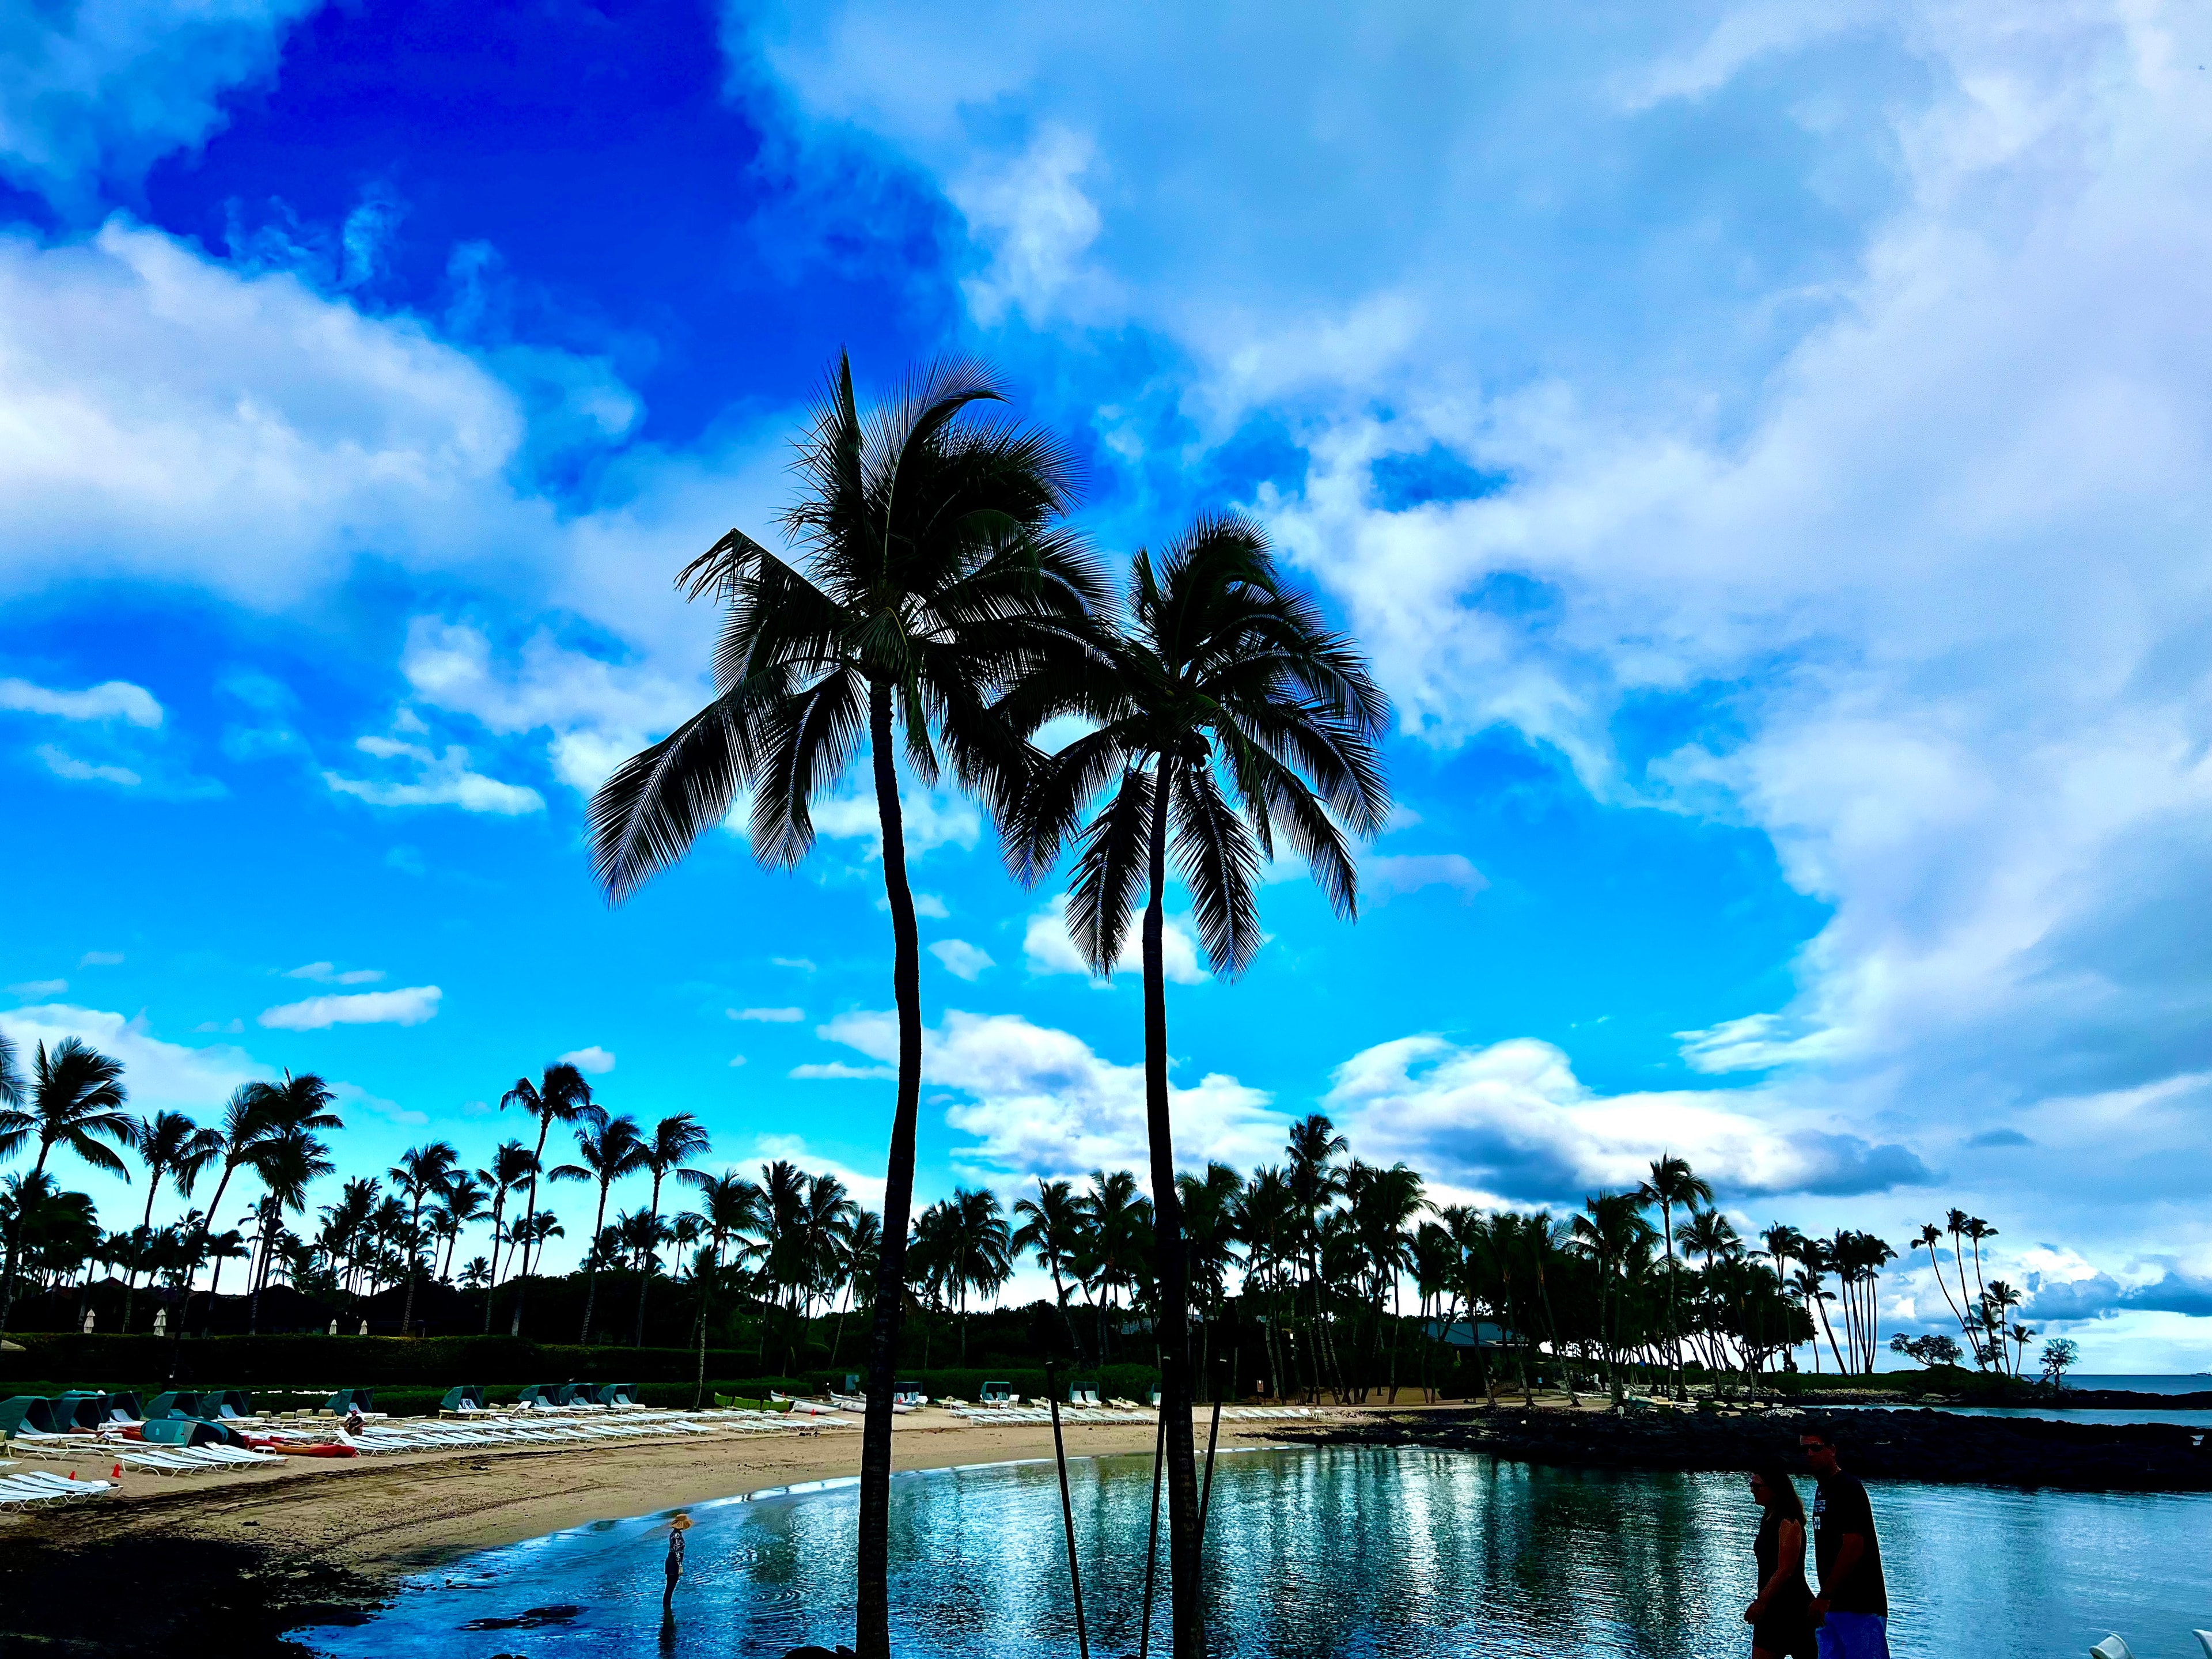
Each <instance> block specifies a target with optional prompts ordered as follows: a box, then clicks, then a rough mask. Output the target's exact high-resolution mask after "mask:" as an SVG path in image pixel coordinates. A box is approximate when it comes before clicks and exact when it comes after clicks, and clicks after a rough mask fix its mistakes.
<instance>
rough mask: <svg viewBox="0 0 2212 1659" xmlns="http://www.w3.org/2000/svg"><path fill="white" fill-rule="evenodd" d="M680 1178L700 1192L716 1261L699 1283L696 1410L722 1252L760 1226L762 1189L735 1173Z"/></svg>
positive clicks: (690, 1173) (688, 1173)
mask: <svg viewBox="0 0 2212 1659" xmlns="http://www.w3.org/2000/svg"><path fill="white" fill-rule="evenodd" d="M676 1178H677V1179H678V1181H681V1182H684V1183H685V1184H686V1185H688V1186H691V1187H696V1188H698V1189H699V1210H698V1214H699V1218H700V1220H701V1222H702V1223H703V1224H704V1229H705V1233H706V1237H707V1241H708V1247H709V1249H711V1251H712V1258H711V1261H710V1264H709V1271H708V1273H706V1274H705V1275H704V1276H703V1277H702V1278H701V1279H700V1281H699V1386H698V1389H697V1391H696V1394H695V1395H694V1396H693V1398H692V1401H691V1403H692V1405H693V1406H694V1407H696V1406H697V1405H698V1404H699V1402H700V1401H702V1400H704V1399H705V1398H706V1396H707V1315H708V1297H710V1296H711V1295H712V1294H713V1292H714V1280H715V1278H716V1277H717V1276H718V1275H719V1274H720V1270H721V1267H722V1252H723V1251H724V1250H726V1249H728V1248H729V1244H730V1241H731V1240H732V1239H733V1238H735V1237H738V1235H739V1234H741V1233H747V1232H751V1231H755V1230H756V1229H757V1228H758V1226H759V1225H760V1204H761V1193H760V1188H757V1187H756V1186H754V1185H753V1183H752V1182H750V1181H748V1180H746V1179H745V1178H744V1176H741V1175H739V1174H738V1172H737V1171H736V1170H725V1171H724V1172H723V1173H722V1174H720V1175H718V1176H715V1175H708V1173H707V1172H706V1171H705V1170H678V1171H677V1172H676Z"/></svg>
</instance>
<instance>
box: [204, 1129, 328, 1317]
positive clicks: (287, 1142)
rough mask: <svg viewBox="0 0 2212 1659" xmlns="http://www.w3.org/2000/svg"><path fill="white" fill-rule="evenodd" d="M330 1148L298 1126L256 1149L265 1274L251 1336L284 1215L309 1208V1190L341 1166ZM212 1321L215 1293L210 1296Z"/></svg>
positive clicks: (252, 1310)
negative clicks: (331, 1158) (332, 1161)
mask: <svg viewBox="0 0 2212 1659" xmlns="http://www.w3.org/2000/svg"><path fill="white" fill-rule="evenodd" d="M329 1150H330V1149H329V1148H328V1147H327V1146H324V1145H323V1143H322V1142H321V1141H319V1140H318V1139H316V1138H315V1137H314V1135H313V1133H311V1132H310V1131H308V1130H307V1129H306V1128H305V1127H301V1126H300V1125H298V1124H291V1123H287V1124H283V1125H280V1126H279V1127H278V1128H277V1129H276V1132H275V1133H273V1134H270V1135H269V1136H267V1137H265V1138H264V1139H262V1140H261V1141H260V1142H259V1143H258V1145H256V1146H255V1147H254V1149H253V1173H254V1174H255V1175H256V1176H258V1177H260V1181H261V1185H262V1187H263V1188H264V1192H263V1194H262V1199H261V1271H260V1272H259V1273H258V1274H256V1275H255V1277H254V1280H253V1299H252V1302H251V1303H249V1304H247V1308H246V1331H247V1333H248V1334H253V1333H255V1332H258V1330H259V1329H260V1328H261V1287H262V1286H263V1285H265V1284H267V1283H268V1280H269V1266H270V1260H271V1258H272V1256H273V1255H274V1253H275V1250H276V1233H277V1230H278V1228H279V1227H280V1226H281V1225H283V1219H284V1212H286V1211H288V1210H300V1209H304V1208H305V1207H307V1188H308V1187H309V1186H311V1185H312V1184H313V1183H314V1182H317V1181H319V1180H321V1179H322V1177H323V1176H326V1175H329V1174H330V1173H331V1171H332V1170H335V1169H336V1168H337V1165H336V1164H332V1163H331V1160H330V1159H329V1158H327V1157H326V1156H325V1154H326V1153H327V1152H329ZM208 1301H209V1307H210V1315H209V1316H210V1318H212V1317H213V1311H212V1310H213V1306H214V1301H215V1297H214V1293H213V1291H212V1290H210V1293H209V1297H208Z"/></svg>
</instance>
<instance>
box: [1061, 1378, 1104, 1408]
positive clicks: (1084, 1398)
mask: <svg viewBox="0 0 2212 1659" xmlns="http://www.w3.org/2000/svg"><path fill="white" fill-rule="evenodd" d="M1067 1403H1068V1404H1069V1405H1071V1406H1074V1407H1079V1408H1083V1409H1086V1410H1087V1409H1089V1408H1091V1407H1095V1406H1097V1404H1098V1385H1097V1383H1071V1384H1069V1385H1068V1390H1067Z"/></svg>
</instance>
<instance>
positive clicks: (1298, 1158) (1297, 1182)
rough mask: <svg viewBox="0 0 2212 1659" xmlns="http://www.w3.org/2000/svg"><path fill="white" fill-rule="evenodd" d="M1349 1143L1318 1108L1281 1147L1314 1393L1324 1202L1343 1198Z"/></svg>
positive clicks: (1322, 1323)
mask: <svg viewBox="0 0 2212 1659" xmlns="http://www.w3.org/2000/svg"><path fill="white" fill-rule="evenodd" d="M1350 1145H1351V1143H1350V1142H1349V1141H1347V1140H1346V1139H1345V1138H1344V1137H1343V1136H1342V1135H1340V1134H1339V1133H1337V1132H1336V1126H1335V1125H1334V1124H1333V1123H1331V1122H1330V1121H1328V1118H1327V1117H1325V1116H1323V1115H1322V1114H1321V1113H1319V1112H1312V1113H1309V1114H1308V1115H1306V1116H1305V1117H1304V1118H1303V1119H1301V1120H1300V1121H1298V1122H1296V1123H1294V1124H1292V1125H1291V1133H1290V1140H1289V1143H1288V1145H1287V1146H1285V1158H1284V1166H1283V1168H1284V1177H1285V1180H1287V1181H1288V1182H1289V1183H1290V1188H1291V1197H1292V1199H1293V1200H1295V1201H1296V1203H1297V1211H1298V1216H1297V1220H1298V1242H1297V1250H1298V1260H1299V1262H1300V1265H1301V1267H1302V1268H1303V1276H1304V1281H1305V1285H1306V1287H1307V1290H1308V1291H1309V1293H1310V1295H1311V1297H1312V1298H1313V1324H1312V1328H1311V1329H1312V1334H1313V1340H1312V1341H1310V1343H1309V1344H1308V1345H1307V1357H1306V1363H1307V1364H1308V1366H1309V1367H1310V1369H1311V1376H1310V1378H1309V1379H1308V1380H1309V1382H1310V1384H1311V1386H1312V1388H1313V1389H1314V1390H1315V1397H1316V1398H1319V1391H1320V1389H1321V1386H1322V1374H1321V1370H1320V1367H1321V1364H1322V1357H1323V1354H1324V1353H1325V1352H1327V1350H1328V1346H1329V1341H1328V1311H1327V1309H1326V1308H1325V1307H1324V1305H1323V1303H1322V1272H1321V1222H1322V1212H1324V1211H1326V1210H1327V1209H1328V1206H1330V1205H1332V1204H1334V1203H1335V1202H1336V1200H1338V1199H1340V1198H1341V1197H1343V1196H1344V1171H1343V1170H1342V1168H1341V1167H1340V1165H1339V1164H1338V1163H1337V1161H1336V1160H1337V1159H1338V1158H1340V1157H1341V1156H1343V1154H1344V1152H1346V1150H1347V1149H1348V1148H1349V1146H1350Z"/></svg>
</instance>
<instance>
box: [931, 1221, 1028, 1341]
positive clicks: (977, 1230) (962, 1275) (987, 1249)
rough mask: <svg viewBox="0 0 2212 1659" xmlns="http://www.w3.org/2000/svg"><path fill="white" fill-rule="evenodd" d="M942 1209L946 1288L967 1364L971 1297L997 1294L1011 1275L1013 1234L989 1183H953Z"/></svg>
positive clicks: (942, 1263)
mask: <svg viewBox="0 0 2212 1659" xmlns="http://www.w3.org/2000/svg"><path fill="white" fill-rule="evenodd" d="M938 1207H939V1209H940V1210H942V1211H943V1212H944V1218H943V1219H944V1226H943V1229H942V1231H941V1233H940V1238H941V1240H942V1243H943V1247H944V1252H945V1254H944V1258H943V1261H942V1262H941V1264H940V1265H941V1267H942V1272H943V1276H944V1283H945V1291H947V1293H948V1294H949V1295H950V1296H951V1297H952V1298H953V1300H954V1301H955V1302H956V1303H957V1304H958V1307H959V1311H960V1363H961V1364H963V1365H965V1364H967V1363H968V1297H969V1295H970V1294H971V1293H980V1294H981V1295H984V1296H995V1295H997V1294H998V1291H999V1287H1000V1285H1004V1284H1005V1283H1006V1280H1007V1279H1011V1278H1012V1277H1013V1272H1014V1257H1013V1250H1012V1233H1011V1232H1010V1231H1008V1229H1007V1226H1006V1216H1005V1214H1004V1213H1003V1212H1001V1211H1000V1207H999V1195H998V1194H996V1193H994V1192H992V1191H991V1190H990V1189H989V1188H975V1187H955V1188H953V1189H952V1196H951V1198H949V1199H947V1200H945V1202H944V1203H943V1204H941V1205H940V1206H938Z"/></svg>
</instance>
